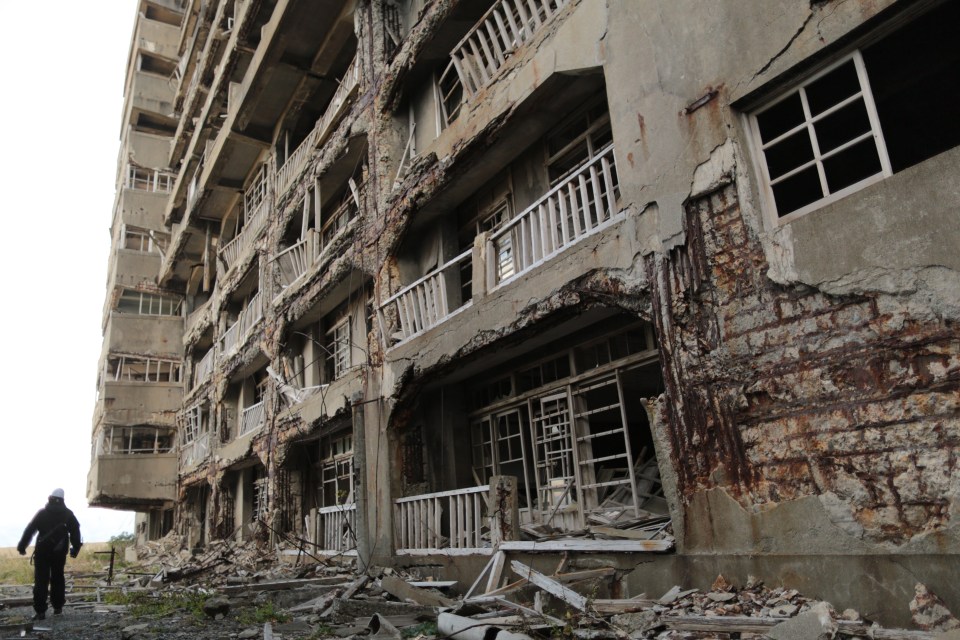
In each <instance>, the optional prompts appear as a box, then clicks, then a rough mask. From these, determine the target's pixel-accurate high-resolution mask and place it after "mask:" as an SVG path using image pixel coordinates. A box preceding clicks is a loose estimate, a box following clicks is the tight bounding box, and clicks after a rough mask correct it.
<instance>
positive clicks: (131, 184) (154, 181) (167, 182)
mask: <svg viewBox="0 0 960 640" xmlns="http://www.w3.org/2000/svg"><path fill="white" fill-rule="evenodd" d="M174 179H175V176H173V175H172V174H169V173H166V172H164V171H158V170H156V169H144V168H142V167H137V166H135V165H132V164H131V165H129V166H128V167H127V182H126V187H127V189H137V190H138V191H150V192H155V193H169V192H170V190H171V189H172V188H173V181H174Z"/></svg>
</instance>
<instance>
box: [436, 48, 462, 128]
mask: <svg viewBox="0 0 960 640" xmlns="http://www.w3.org/2000/svg"><path fill="white" fill-rule="evenodd" d="M434 87H435V91H436V94H435V95H436V101H437V113H438V114H439V118H440V122H439V129H440V131H442V130H444V129H446V128H447V127H449V126H450V124H451V123H452V122H453V121H454V120H456V119H457V117H458V116H459V115H460V108H461V106H462V105H463V84H461V82H460V74H459V73H457V68H456V66H455V65H454V62H453V60H450V62H449V63H447V66H446V68H444V70H443V71H442V72H441V73H440V75H439V76H438V77H437V78H436V82H435V85H434Z"/></svg>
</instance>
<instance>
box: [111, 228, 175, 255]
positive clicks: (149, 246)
mask: <svg viewBox="0 0 960 640" xmlns="http://www.w3.org/2000/svg"><path fill="white" fill-rule="evenodd" d="M169 240H170V236H169V235H168V234H166V233H160V232H158V231H151V230H149V229H141V228H140V227H129V226H126V225H124V227H123V243H122V245H121V246H122V247H123V248H124V249H129V250H130V251H141V252H144V253H150V252H153V251H156V252H158V253H163V252H164V251H165V250H166V248H167V244H168V242H169Z"/></svg>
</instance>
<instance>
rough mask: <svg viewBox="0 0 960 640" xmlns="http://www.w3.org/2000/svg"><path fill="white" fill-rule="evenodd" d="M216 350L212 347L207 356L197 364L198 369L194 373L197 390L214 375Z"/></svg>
mask: <svg viewBox="0 0 960 640" xmlns="http://www.w3.org/2000/svg"><path fill="white" fill-rule="evenodd" d="M213 362H214V348H213V347H210V350H209V351H207V353H206V355H204V356H203V358H201V359H200V362H198V363H197V368H196V369H195V370H194V372H193V388H194V389H196V388H197V387H198V386H200V385H201V384H202V383H203V382H205V381H207V380H208V379H209V378H210V375H211V374H212V373H213Z"/></svg>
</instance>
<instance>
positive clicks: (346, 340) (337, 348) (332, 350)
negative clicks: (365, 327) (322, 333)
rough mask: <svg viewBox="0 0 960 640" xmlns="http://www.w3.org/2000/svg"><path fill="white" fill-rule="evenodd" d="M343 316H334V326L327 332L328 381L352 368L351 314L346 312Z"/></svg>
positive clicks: (325, 346)
mask: <svg viewBox="0 0 960 640" xmlns="http://www.w3.org/2000/svg"><path fill="white" fill-rule="evenodd" d="M341 314H342V315H336V316H334V321H333V326H331V327H330V328H329V329H327V331H326V341H325V344H324V350H325V352H326V354H325V355H326V370H327V380H328V381H333V380H336V379H337V378H339V377H341V376H342V375H344V374H345V373H346V372H347V370H348V369H349V368H350V366H351V362H350V351H351V342H350V314H348V313H346V312H345V311H344V312H341Z"/></svg>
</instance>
